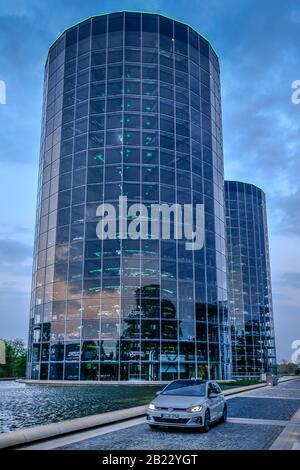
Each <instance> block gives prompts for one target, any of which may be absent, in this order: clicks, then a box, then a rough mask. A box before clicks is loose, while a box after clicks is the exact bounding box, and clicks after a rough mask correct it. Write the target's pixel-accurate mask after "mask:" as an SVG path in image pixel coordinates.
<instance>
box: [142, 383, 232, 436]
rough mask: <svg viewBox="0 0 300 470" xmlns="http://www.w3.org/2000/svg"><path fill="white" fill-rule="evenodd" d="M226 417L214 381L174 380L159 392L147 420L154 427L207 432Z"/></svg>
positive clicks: (223, 401) (218, 388)
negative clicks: (183, 428)
mask: <svg viewBox="0 0 300 470" xmlns="http://www.w3.org/2000/svg"><path fill="white" fill-rule="evenodd" d="M226 419H227V405H226V402H225V398H224V395H223V393H222V390H221V388H220V387H219V385H218V384H217V383H216V382H214V381H211V380H198V379H189V380H174V381H173V382H171V383H169V384H168V385H167V386H166V387H165V388H164V389H163V390H162V391H161V392H158V393H157V397H156V398H155V399H154V400H153V401H152V402H151V403H150V405H149V407H148V410H147V423H148V424H149V426H150V427H151V428H152V429H156V428H158V427H162V426H167V427H169V426H173V427H185V428H202V429H203V431H205V432H208V431H209V428H210V424H211V423H213V422H215V421H220V422H223V423H225V422H226Z"/></svg>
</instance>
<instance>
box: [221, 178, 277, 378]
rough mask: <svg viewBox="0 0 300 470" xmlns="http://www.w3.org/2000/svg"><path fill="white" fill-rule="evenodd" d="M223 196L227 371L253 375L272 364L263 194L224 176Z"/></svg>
mask: <svg viewBox="0 0 300 470" xmlns="http://www.w3.org/2000/svg"><path fill="white" fill-rule="evenodd" d="M225 201H226V225H227V251H228V311H229V316H230V323H231V344H232V373H233V376H235V377H239V376H259V375H260V374H261V373H263V372H267V371H270V372H274V371H275V369H276V355H275V338H274V325H273V306H272V292H271V277H270V261H269V244H268V228H267V214H266V198H265V194H264V192H263V191H262V190H261V189H259V188H257V187H256V186H254V185H252V184H246V183H241V182H238V181H225Z"/></svg>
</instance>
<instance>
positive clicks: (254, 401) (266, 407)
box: [227, 391, 300, 420]
mask: <svg viewBox="0 0 300 470" xmlns="http://www.w3.org/2000/svg"><path fill="white" fill-rule="evenodd" d="M299 393H300V391H299ZM282 401H283V400H282V399H280V398H269V399H268V400H266V399H265V398H259V397H253V398H250V397H236V398H232V399H231V400H228V401H227V403H228V416H231V417H233V418H249V419H276V420H277V419H278V420H289V419H291V417H292V416H293V414H295V413H296V411H297V410H298V408H299V407H300V398H299V400H284V406H282Z"/></svg>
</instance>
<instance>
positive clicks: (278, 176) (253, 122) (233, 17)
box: [0, 0, 300, 361]
mask: <svg viewBox="0 0 300 470" xmlns="http://www.w3.org/2000/svg"><path fill="white" fill-rule="evenodd" d="M121 10H132V11H146V12H156V13H161V14H165V15H167V16H170V17H173V18H174V19H178V20H180V21H182V22H185V23H188V24H189V25H190V26H192V27H194V28H195V29H196V30H197V31H198V32H199V33H200V34H203V35H204V36H205V37H206V38H208V39H209V41H210V42H211V44H212V45H213V47H214V49H215V50H216V52H217V53H218V56H219V59H220V65H221V83H222V109H223V134H224V159H225V177H226V178H227V179H238V180H241V181H245V182H250V183H253V184H256V185H257V186H259V187H261V188H262V189H263V190H264V191H265V192H266V196H267V204H268V222H269V238H270V256H271V272H272V283H273V303H274V318H275V331H276V344H277V359H278V360H279V361H280V360H283V359H285V360H289V359H290V357H291V353H292V349H291V344H292V342H293V341H294V340H297V339H300V308H299V300H300V249H299V247H300V210H299V208H300V178H299V176H300V105H298V106H297V105H295V104H293V103H292V100H291V95H292V91H293V90H292V88H291V84H292V82H293V81H294V80H300V2H299V1H298V0H285V1H284V2H282V0H239V1H238V2H237V1H236V0H188V1H184V0H176V1H171V0H152V1H149V0H148V1H145V0H140V1H133V0H132V1H130V0H123V1H116V0H110V1H106V0H105V1H96V0H86V1H85V2H82V0H44V1H42V2H41V1H40V0H26V2H24V0H0V80H4V81H5V83H6V99H7V102H6V104H5V105H1V104H0V160H1V165H0V175H1V184H0V337H2V338H7V339H12V338H16V337H20V338H23V339H24V340H25V341H26V340H27V331H28V321H29V320H28V319H29V301H30V288H31V269H32V251H33V235H34V224H35V205H36V190H37V172H38V158H39V140H40V126H41V108H42V87H43V68H44V62H45V59H46V56H47V52H48V48H49V46H50V45H51V44H52V42H53V41H54V40H55V39H56V38H57V37H58V36H59V35H60V33H61V32H62V31H64V29H66V28H67V27H69V26H71V25H73V24H74V23H76V22H79V21H81V20H83V19H85V18H87V17H89V16H93V15H97V14H101V13H110V12H114V11H121Z"/></svg>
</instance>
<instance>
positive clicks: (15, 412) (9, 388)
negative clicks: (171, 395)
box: [0, 381, 162, 433]
mask: <svg viewBox="0 0 300 470" xmlns="http://www.w3.org/2000/svg"><path fill="white" fill-rule="evenodd" d="M161 388H162V386H155V385H103V386H101V385H95V386H88V385H82V386H76V385H74V386H51V385H49V386H47V385H26V384H21V383H17V382H14V381H0V433H3V432H11V431H16V430H17V429H21V428H26V427H30V426H36V425H39V424H47V423H53V422H57V421H63V420H65V419H72V418H80V417H82V416H88V415H94V414H98V413H105V412H106V411H115V410H120V409H123V408H130V407H132V406H139V405H144V404H147V403H148V402H149V401H151V400H152V399H153V397H154V396H155V392H156V391H157V390H161Z"/></svg>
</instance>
